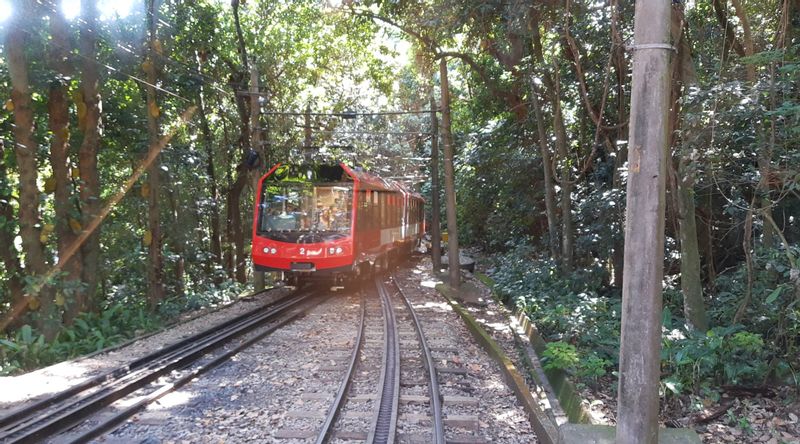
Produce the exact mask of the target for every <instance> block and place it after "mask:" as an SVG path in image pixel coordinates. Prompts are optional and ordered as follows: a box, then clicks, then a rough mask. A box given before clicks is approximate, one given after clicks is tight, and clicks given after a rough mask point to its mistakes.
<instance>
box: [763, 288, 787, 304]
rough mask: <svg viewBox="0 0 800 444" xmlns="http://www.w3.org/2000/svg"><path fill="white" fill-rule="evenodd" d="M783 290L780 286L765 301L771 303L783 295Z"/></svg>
mask: <svg viewBox="0 0 800 444" xmlns="http://www.w3.org/2000/svg"><path fill="white" fill-rule="evenodd" d="M781 291H783V287H781V286H779V287H778V288H776V289H774V290H772V293H770V294H769V296H767V299H766V300H765V301H764V303H765V304H771V303H773V302H775V300H776V299H778V296H780V295H781Z"/></svg>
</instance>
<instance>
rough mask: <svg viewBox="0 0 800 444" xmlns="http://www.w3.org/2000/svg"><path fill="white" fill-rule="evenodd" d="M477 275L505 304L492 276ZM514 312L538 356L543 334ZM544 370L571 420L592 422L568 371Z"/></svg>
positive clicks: (530, 322) (534, 376)
mask: <svg viewBox="0 0 800 444" xmlns="http://www.w3.org/2000/svg"><path fill="white" fill-rule="evenodd" d="M476 277H477V278H478V280H480V281H481V282H483V284H484V285H486V286H487V287H489V289H491V290H492V297H493V298H494V299H495V301H497V303H498V304H502V305H505V304H504V303H503V301H501V300H500V299H499V298H498V297H497V294H496V293H495V292H494V281H493V280H492V278H490V277H489V276H486V275H484V274H476ZM513 312H514V316H515V317H516V320H517V323H518V324H519V325H520V327H521V328H522V330H523V331H524V332H525V336H527V338H528V341H529V342H530V345H531V346H532V347H533V351H534V352H535V353H536V355H537V356H541V355H542V353H544V351H545V350H546V348H547V342H546V341H545V340H544V338H542V335H541V334H539V330H538V329H537V328H536V326H535V325H534V324H533V321H531V319H530V318H529V317H528V315H526V314H525V313H524V312H523V311H522V310H520V309H519V308H516V307H515V308H514V309H513ZM542 370H543V372H544V375H545V377H546V378H547V382H548V383H549V384H550V386H551V387H552V388H553V392H554V393H555V395H556V398H557V399H558V403H559V405H560V407H561V409H562V410H563V411H564V413H566V415H567V418H568V419H569V422H570V423H579V424H591V423H592V421H591V415H589V412H588V411H587V410H586V409H585V408H584V406H583V398H581V396H580V395H579V394H578V389H576V388H575V385H573V384H572V381H570V380H569V378H567V372H565V371H563V370H544V369H542ZM530 373H531V376H532V377H533V379H534V380H536V381H537V382H539V377H538V375H537V374H536V373H535V372H533V371H531V372H530Z"/></svg>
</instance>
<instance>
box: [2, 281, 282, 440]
mask: <svg viewBox="0 0 800 444" xmlns="http://www.w3.org/2000/svg"><path fill="white" fill-rule="evenodd" d="M292 295H294V293H293V294H291V295H287V296H286V297H284V298H281V299H279V300H277V301H275V302H273V303H270V304H267V305H265V306H262V307H258V308H255V309H253V310H250V311H248V312H246V313H243V314H241V315H239V316H236V317H234V318H232V319H229V320H227V321H225V322H223V323H221V324H219V325H218V326H217V327H216V330H204V331H202V332H199V333H196V334H194V335H191V336H189V337H187V338H184V339H182V340H180V341H178V342H175V343H174V344H170V345H168V346H166V347H164V348H161V349H159V350H157V351H155V352H153V353H150V354H147V355H145V356H143V357H141V358H138V359H135V360H133V361H131V362H129V363H127V364H125V365H122V366H120V367H117V368H116V369H114V370H111V371H108V372H105V373H102V374H99V375H97V376H93V377H91V378H89V379H87V380H86V381H83V382H81V383H80V384H77V385H75V386H72V387H70V388H68V389H66V390H63V391H61V392H58V393H54V394H52V395H48V397H47V398H45V399H42V400H40V401H37V402H33V403H30V404H27V405H25V406H23V407H20V408H18V409H16V410H13V411H11V412H10V413H8V414H6V415H4V416H2V417H0V429H8V428H11V427H14V425H15V424H16V423H18V422H20V421H21V420H24V419H25V418H28V417H30V416H31V415H34V414H36V413H40V412H41V411H42V410H44V409H47V408H49V407H51V406H53V405H55V404H57V403H59V402H63V401H64V400H66V399H69V398H73V397H75V396H77V395H78V394H80V393H83V392H85V391H87V390H89V389H92V388H96V387H98V386H99V385H102V384H108V383H109V382H112V381H116V380H119V379H121V378H123V377H125V376H127V375H128V374H130V373H131V372H133V371H136V370H139V369H142V368H144V367H146V366H147V365H150V364H152V363H153V362H155V361H156V360H158V359H161V358H165V357H168V356H169V355H171V354H173V353H175V352H179V351H180V350H181V349H185V348H186V347H190V346H192V345H193V344H195V343H197V342H198V341H200V340H202V339H203V338H205V337H208V336H209V335H213V334H215V333H216V332H218V331H219V329H226V328H229V327H230V326H231V325H234V324H236V323H240V322H243V321H244V320H245V319H247V318H250V317H253V316H257V315H258V314H259V313H261V312H263V311H264V310H267V309H269V308H270V307H273V306H275V305H276V304H278V303H280V302H281V301H284V300H286V299H288V298H290V297H292ZM0 436H2V435H0Z"/></svg>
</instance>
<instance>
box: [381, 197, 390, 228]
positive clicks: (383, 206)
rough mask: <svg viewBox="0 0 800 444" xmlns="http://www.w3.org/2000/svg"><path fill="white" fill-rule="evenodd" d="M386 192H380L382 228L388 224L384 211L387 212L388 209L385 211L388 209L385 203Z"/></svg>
mask: <svg viewBox="0 0 800 444" xmlns="http://www.w3.org/2000/svg"><path fill="white" fill-rule="evenodd" d="M386 194H387V193H385V192H383V193H381V228H382V229H383V228H386V226H387V225H389V224H387V223H386V220H387V219H388V217H387V214H386V213H388V211H387V209H388V208H387V205H388V204H387V202H386V197H387V196H386Z"/></svg>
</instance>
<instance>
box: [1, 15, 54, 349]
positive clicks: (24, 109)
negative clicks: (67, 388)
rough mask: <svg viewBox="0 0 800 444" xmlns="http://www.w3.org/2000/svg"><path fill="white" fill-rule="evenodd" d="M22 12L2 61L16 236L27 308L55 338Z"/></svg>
mask: <svg viewBox="0 0 800 444" xmlns="http://www.w3.org/2000/svg"><path fill="white" fill-rule="evenodd" d="M29 6H30V5H29ZM26 15H27V14H26V13H25V12H24V11H18V12H17V14H15V16H16V17H18V18H17V19H16V20H15V19H11V20H12V21H11V22H10V23H9V27H8V29H7V30H6V43H5V49H6V53H7V58H6V63H7V64H8V73H9V77H10V78H11V101H12V103H13V105H14V130H13V131H14V142H15V145H14V152H15V154H16V157H17V168H18V173H19V236H20V238H22V251H23V254H24V257H25V274H26V275H27V277H28V278H29V279H31V283H30V284H28V288H26V293H28V295H29V296H31V297H32V298H31V299H30V300H29V303H28V308H30V309H33V310H36V309H38V310H39V312H40V314H41V315H40V316H39V317H38V318H37V322H36V327H37V328H38V329H39V331H41V332H42V334H44V335H45V337H46V338H47V339H48V340H51V339H53V338H55V336H56V334H57V332H58V328H59V324H60V322H59V320H58V317H57V316H56V306H55V301H54V298H53V289H52V288H51V287H50V286H48V285H45V284H46V280H47V279H48V277H49V276H48V264H47V259H46V254H45V249H44V246H43V245H42V242H41V240H40V236H41V230H40V229H39V227H40V226H41V225H40V223H41V220H40V219H39V189H38V188H37V186H36V182H37V178H38V175H39V173H38V170H37V165H36V151H37V149H38V145H37V143H36V141H35V140H34V137H33V108H32V106H31V93H30V89H29V82H28V62H27V60H26V58H25V48H26V47H27V42H26V39H25V31H23V28H22V27H23V26H29V23H25V19H26V18H27V17H26ZM22 311H23V308H22V307H20V308H17V307H14V308H13V309H12V312H13V313H21V312H22Z"/></svg>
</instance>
